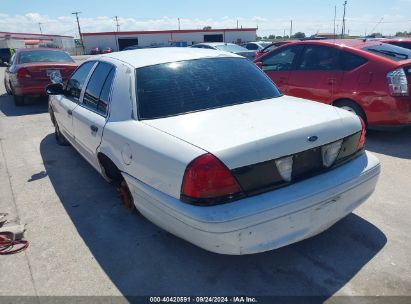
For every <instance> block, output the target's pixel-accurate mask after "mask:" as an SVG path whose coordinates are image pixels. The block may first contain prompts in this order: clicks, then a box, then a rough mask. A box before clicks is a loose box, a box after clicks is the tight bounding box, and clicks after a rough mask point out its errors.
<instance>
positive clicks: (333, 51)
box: [287, 44, 344, 104]
mask: <svg viewBox="0 0 411 304" xmlns="http://www.w3.org/2000/svg"><path fill="white" fill-rule="evenodd" d="M343 76H344V71H343V69H342V66H341V52H340V50H338V49H337V48H334V47H331V46H323V45H310V44H307V45H305V47H304V50H303V51H302V54H301V56H300V58H299V60H298V63H297V65H296V69H295V71H293V74H292V77H290V79H289V82H288V91H287V95H291V96H296V97H301V98H306V99H310V100H315V101H319V102H322V103H327V104H329V103H331V102H332V101H333V96H334V95H335V93H336V92H337V91H338V89H339V87H340V85H341V82H342V79H343Z"/></svg>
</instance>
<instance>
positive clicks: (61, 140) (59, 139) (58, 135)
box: [54, 122, 70, 146]
mask: <svg viewBox="0 0 411 304" xmlns="http://www.w3.org/2000/svg"><path fill="white" fill-rule="evenodd" d="M54 135H55V137H56V141H57V143H58V144H59V145H60V146H68V145H69V144H70V143H69V142H68V141H67V139H66V138H65V137H64V135H63V134H62V133H61V131H60V128H59V125H58V124H57V122H56V124H55V125H54Z"/></svg>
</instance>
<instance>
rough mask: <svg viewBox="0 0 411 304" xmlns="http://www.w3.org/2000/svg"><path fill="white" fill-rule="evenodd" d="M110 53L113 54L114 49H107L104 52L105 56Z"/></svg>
mask: <svg viewBox="0 0 411 304" xmlns="http://www.w3.org/2000/svg"><path fill="white" fill-rule="evenodd" d="M109 53H113V49H112V48H110V47H107V48H105V49H104V50H103V54H109Z"/></svg>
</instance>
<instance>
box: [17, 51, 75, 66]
mask: <svg viewBox="0 0 411 304" xmlns="http://www.w3.org/2000/svg"><path fill="white" fill-rule="evenodd" d="M18 62H19V63H32V62H74V61H73V59H71V57H70V55H68V54H67V53H65V52H60V51H47V50H36V51H27V52H26V51H25V52H21V53H20V54H19V60H18Z"/></svg>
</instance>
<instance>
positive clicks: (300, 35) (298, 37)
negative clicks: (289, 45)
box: [294, 32, 305, 39]
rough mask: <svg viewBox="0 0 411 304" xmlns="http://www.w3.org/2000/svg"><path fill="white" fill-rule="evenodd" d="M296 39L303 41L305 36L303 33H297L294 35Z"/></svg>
mask: <svg viewBox="0 0 411 304" xmlns="http://www.w3.org/2000/svg"><path fill="white" fill-rule="evenodd" d="M294 38H297V39H303V38H305V34H304V33H303V32H297V33H295V34H294Z"/></svg>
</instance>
